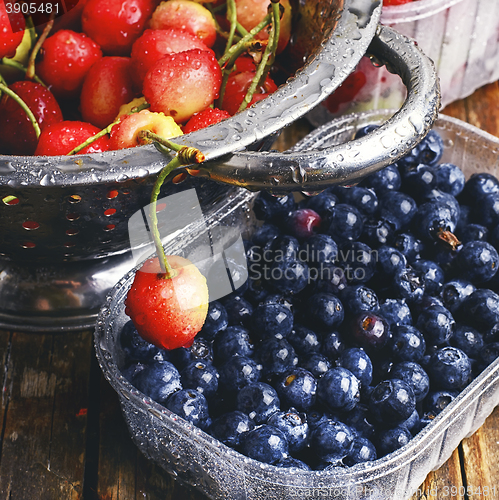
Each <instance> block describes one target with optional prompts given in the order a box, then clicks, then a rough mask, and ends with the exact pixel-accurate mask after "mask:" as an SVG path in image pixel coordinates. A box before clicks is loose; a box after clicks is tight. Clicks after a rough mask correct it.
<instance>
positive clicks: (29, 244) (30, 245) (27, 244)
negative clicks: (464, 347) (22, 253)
mask: <svg viewBox="0 0 499 500" xmlns="http://www.w3.org/2000/svg"><path fill="white" fill-rule="evenodd" d="M21 247H23V248H35V247H36V244H35V243H33V242H32V241H24V242H23V243H21Z"/></svg>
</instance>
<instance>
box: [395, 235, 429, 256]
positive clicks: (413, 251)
mask: <svg viewBox="0 0 499 500" xmlns="http://www.w3.org/2000/svg"><path fill="white" fill-rule="evenodd" d="M392 244H393V246H394V247H395V248H396V249H397V250H398V251H399V252H400V253H401V254H403V255H404V256H405V258H406V259H407V262H409V263H412V262H414V261H416V260H418V259H420V258H421V252H422V251H423V249H424V246H423V243H422V242H421V240H419V239H418V238H416V237H415V236H414V235H413V234H412V233H399V234H398V235H397V236H396V238H395V239H394V240H393V242H392Z"/></svg>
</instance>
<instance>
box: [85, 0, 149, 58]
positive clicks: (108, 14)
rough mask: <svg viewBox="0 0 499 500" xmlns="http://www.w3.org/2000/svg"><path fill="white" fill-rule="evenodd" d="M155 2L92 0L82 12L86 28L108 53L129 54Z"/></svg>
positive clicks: (87, 32)
mask: <svg viewBox="0 0 499 500" xmlns="http://www.w3.org/2000/svg"><path fill="white" fill-rule="evenodd" d="M155 5H156V3H155V0H106V1H105V2H103V1H102V0H88V2H87V4H86V5H85V7H84V8H83V12H82V15H81V23H82V29H83V32H84V33H86V34H87V35H88V36H89V37H90V38H91V39H92V40H94V42H96V43H98V44H99V45H100V47H101V49H102V50H103V52H104V53H105V54H106V55H111V56H128V55H130V51H131V50H132V45H133V43H134V42H135V40H137V38H138V37H139V36H140V35H141V34H142V32H143V31H144V27H145V26H146V23H147V21H148V20H149V18H150V16H151V14H152V12H153V10H154V7H155Z"/></svg>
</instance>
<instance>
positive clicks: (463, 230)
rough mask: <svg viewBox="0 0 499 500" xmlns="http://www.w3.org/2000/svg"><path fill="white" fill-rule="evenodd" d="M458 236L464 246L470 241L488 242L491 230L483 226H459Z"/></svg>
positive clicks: (457, 229)
mask: <svg viewBox="0 0 499 500" xmlns="http://www.w3.org/2000/svg"><path fill="white" fill-rule="evenodd" d="M456 236H457V237H458V238H459V241H460V242H461V243H462V244H463V245H464V244H465V243H469V242H470V241H487V239H488V236H489V230H488V229H487V228H486V227H485V226H482V225H481V224H466V225H463V226H459V225H458V226H457V228H456Z"/></svg>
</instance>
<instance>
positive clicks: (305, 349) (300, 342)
mask: <svg viewBox="0 0 499 500" xmlns="http://www.w3.org/2000/svg"><path fill="white" fill-rule="evenodd" d="M286 339H287V341H288V342H289V343H290V344H291V345H292V346H293V348H294V350H295V352H296V354H297V355H298V357H301V356H302V355H304V354H306V355H309V354H312V353H317V352H319V351H320V349H321V340H320V339H319V337H318V336H317V334H316V333H315V332H314V331H313V330H310V329H309V328H306V327H304V326H302V325H295V326H294V328H293V329H292V330H291V333H289V335H288V336H287V337H286Z"/></svg>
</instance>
